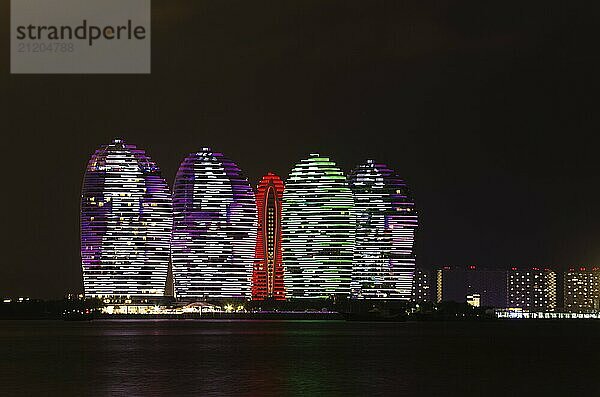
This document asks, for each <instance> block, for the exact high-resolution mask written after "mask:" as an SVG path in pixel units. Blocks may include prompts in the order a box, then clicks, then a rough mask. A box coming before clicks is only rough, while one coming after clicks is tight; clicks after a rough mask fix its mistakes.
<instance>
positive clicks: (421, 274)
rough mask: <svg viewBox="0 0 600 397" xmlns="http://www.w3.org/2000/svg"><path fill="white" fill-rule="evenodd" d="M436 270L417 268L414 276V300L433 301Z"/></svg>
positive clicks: (418, 301)
mask: <svg viewBox="0 0 600 397" xmlns="http://www.w3.org/2000/svg"><path fill="white" fill-rule="evenodd" d="M433 276H434V272H433V271H432V270H427V269H419V268H416V269H415V275H414V277H413V292H412V300H413V302H417V303H421V302H433V301H434V298H433V293H434V286H435V284H434V282H433V280H434V277H433Z"/></svg>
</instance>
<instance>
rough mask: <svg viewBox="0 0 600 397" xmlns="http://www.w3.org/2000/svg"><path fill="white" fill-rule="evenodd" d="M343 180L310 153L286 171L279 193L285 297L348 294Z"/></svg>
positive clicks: (348, 212)
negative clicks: (281, 207) (285, 179)
mask: <svg viewBox="0 0 600 397" xmlns="http://www.w3.org/2000/svg"><path fill="white" fill-rule="evenodd" d="M353 206H354V202H353V199H352V193H351V191H350V189H349V187H348V184H347V182H346V177H345V176H344V174H343V173H342V171H341V170H340V169H339V168H338V167H337V166H336V164H335V163H334V162H333V161H331V160H330V159H329V158H327V157H322V156H320V155H318V154H311V155H310V157H309V158H308V159H305V160H302V161H301V162H299V163H298V164H296V166H295V167H294V168H293V169H292V172H291V173H290V176H289V178H288V180H287V182H286V187H285V192H284V194H283V212H282V223H283V264H284V269H285V270H284V282H285V288H286V297H287V298H325V297H331V296H332V295H344V294H349V293H350V278H351V274H352V254H353V247H354V218H353Z"/></svg>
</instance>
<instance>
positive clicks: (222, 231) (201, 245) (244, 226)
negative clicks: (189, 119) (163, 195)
mask: <svg viewBox="0 0 600 397" xmlns="http://www.w3.org/2000/svg"><path fill="white" fill-rule="evenodd" d="M173 218H174V221H173V238H172V242H171V254H172V263H173V280H174V284H175V294H176V295H177V297H178V298H183V299H186V298H231V297H239V298H248V297H250V294H251V279H252V268H253V263H254V249H255V245H256V203H255V200H254V193H253V191H252V188H251V187H250V185H249V183H248V180H247V179H246V178H245V177H244V176H243V175H242V172H241V171H240V169H239V168H238V166H237V165H235V163H233V162H232V161H230V160H228V159H227V158H225V157H224V156H223V154H221V153H215V152H213V151H212V150H210V149H208V148H204V149H202V150H201V151H199V152H196V153H192V154H190V155H189V156H187V157H186V158H185V160H184V161H183V162H182V163H181V166H180V167H179V171H177V176H176V178H175V184H174V186H173Z"/></svg>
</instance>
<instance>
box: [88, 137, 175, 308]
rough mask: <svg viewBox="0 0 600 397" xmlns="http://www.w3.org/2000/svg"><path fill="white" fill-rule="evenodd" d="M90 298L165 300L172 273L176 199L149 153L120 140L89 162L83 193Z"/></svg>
mask: <svg viewBox="0 0 600 397" xmlns="http://www.w3.org/2000/svg"><path fill="white" fill-rule="evenodd" d="M80 226H81V229H80V230H81V263H82V269H83V284H84V290H85V295H86V296H87V297H113V298H114V297H160V296H163V295H164V291H165V284H166V279H167V271H168V267H169V255H170V254H169V252H170V251H169V244H170V238H171V227H172V204H171V194H170V192H169V188H168V186H167V183H166V182H165V180H164V178H163V177H162V176H161V173H160V169H159V168H158V166H157V165H156V163H154V162H153V161H152V160H151V159H150V157H148V156H147V155H146V153H145V152H144V151H143V150H141V149H138V148H136V146H134V145H131V144H127V143H125V142H123V141H122V140H120V139H115V140H113V141H112V143H110V144H108V145H104V146H102V147H100V148H99V149H98V150H96V152H95V153H94V154H93V155H92V157H91V159H90V161H89V162H88V165H87V168H86V171H85V175H84V179H83V187H82V192H81V225H80Z"/></svg>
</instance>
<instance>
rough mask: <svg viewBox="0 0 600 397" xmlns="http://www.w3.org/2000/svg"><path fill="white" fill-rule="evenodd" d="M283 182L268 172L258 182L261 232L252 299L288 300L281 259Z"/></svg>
mask: <svg viewBox="0 0 600 397" xmlns="http://www.w3.org/2000/svg"><path fill="white" fill-rule="evenodd" d="M282 197H283V181H282V180H281V178H279V177H278V176H277V175H274V174H272V173H268V174H267V175H265V176H264V177H263V178H262V180H261V181H260V183H259V184H258V191H257V193H256V207H257V210H258V235H257V237H256V258H255V262H254V273H253V274H252V299H257V300H263V299H275V300H283V299H285V290H284V287H283V263H282V258H281V204H282Z"/></svg>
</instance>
